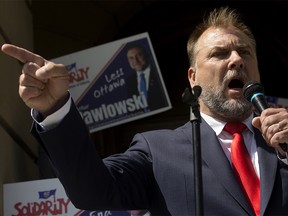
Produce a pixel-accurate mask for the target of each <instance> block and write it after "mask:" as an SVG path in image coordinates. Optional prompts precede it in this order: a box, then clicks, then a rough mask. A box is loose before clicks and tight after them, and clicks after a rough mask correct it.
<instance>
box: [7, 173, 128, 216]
mask: <svg viewBox="0 0 288 216" xmlns="http://www.w3.org/2000/svg"><path fill="white" fill-rule="evenodd" d="M3 200H4V216H44V215H45V216H64V215H65V216H131V212H130V211H109V210H107V211H96V210H95V211H86V210H80V209H77V208H75V207H74V205H73V204H72V202H71V201H70V199H69V198H68V197H67V195H66V193H65V191H64V188H63V186H62V185H61V183H60V181H59V180H58V178H53V179H43V180H35V181H28V182H19V183H10V184H4V185H3Z"/></svg>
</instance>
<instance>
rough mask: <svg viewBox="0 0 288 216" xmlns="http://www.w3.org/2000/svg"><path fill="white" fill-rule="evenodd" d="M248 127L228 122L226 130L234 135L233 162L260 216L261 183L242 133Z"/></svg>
mask: <svg viewBox="0 0 288 216" xmlns="http://www.w3.org/2000/svg"><path fill="white" fill-rule="evenodd" d="M245 129H246V125H245V124H243V123H241V122H228V123H227V124H226V125H225V128H224V130H226V131H227V132H228V133H230V134H231V135H233V140H232V144H231V160H232V164H233V167H234V170H235V173H236V176H238V177H239V179H240V181H241V184H242V186H243V188H244V189H245V192H246V195H247V197H248V199H249V200H250V203H251V205H252V206H253V209H254V212H255V214H256V215H257V216H258V215H260V181H259V178H258V176H257V175H256V172H255V170H254V167H253V164H252V161H251V158H250V155H249V153H248V151H247V148H246V146H245V144H244V139H243V136H242V131H244V130H245Z"/></svg>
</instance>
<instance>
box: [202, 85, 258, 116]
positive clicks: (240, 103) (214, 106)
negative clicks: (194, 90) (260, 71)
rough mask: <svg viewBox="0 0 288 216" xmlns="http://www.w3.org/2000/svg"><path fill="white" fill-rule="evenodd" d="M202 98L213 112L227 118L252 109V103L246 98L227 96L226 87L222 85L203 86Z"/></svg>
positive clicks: (240, 114)
mask: <svg viewBox="0 0 288 216" xmlns="http://www.w3.org/2000/svg"><path fill="white" fill-rule="evenodd" d="M200 99H201V100H202V102H203V103H204V104H205V105H206V106H207V107H208V108H209V109H210V110H211V111H212V112H214V113H217V114H219V115H221V116H224V117H226V118H231V119H235V118H237V117H239V116H242V115H244V114H247V113H249V112H251V111H252V104H251V103H250V102H249V101H247V100H246V99H245V98H243V99H230V100H228V99H227V98H225V94H224V89H222V88H221V87H219V88H216V87H211V86H202V93H201V95H200Z"/></svg>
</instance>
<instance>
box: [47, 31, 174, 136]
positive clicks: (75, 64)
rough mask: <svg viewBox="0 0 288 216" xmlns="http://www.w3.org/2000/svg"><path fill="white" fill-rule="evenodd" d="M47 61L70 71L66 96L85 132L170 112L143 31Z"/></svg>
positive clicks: (155, 64) (153, 57) (153, 58)
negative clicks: (73, 104) (68, 96)
mask: <svg viewBox="0 0 288 216" xmlns="http://www.w3.org/2000/svg"><path fill="white" fill-rule="evenodd" d="M52 61H54V62H56V63H61V64H64V65H65V66H66V68H67V70H68V71H69V76H70V85H69V90H70V93H71V96H72V98H73V100H74V101H75V103H76V105H77V107H78V110H79V112H80V114H81V116H82V118H83V120H84V121H85V123H86V125H87V126H88V127H89V130H90V132H95V131H98V130H101V129H104V128H108V127H111V126H115V125H119V124H122V123H126V122H129V121H132V120H136V119H139V118H143V117H147V116H150V115H154V114H157V113H160V112H163V111H166V110H168V109H171V102H170V99H169V96H168V94H167V90H166V87H165V84H164V81H163V78H162V75H161V72H160V68H159V65H158V63H157V59H156V56H155V53H154V50H153V47H152V44H151V41H150V38H149V35H148V33H142V34H138V35H134V36H131V37H127V38H124V39H120V40H116V41H113V42H110V43H107V44H103V45H100V46H96V47H93V48H89V49H85V50H82V51H79V52H75V53H72V54H69V55H65V56H62V57H59V58H55V59H52ZM141 74H143V75H144V76H143V77H141V78H140V75H141ZM142 78H143V79H142ZM142 84H143V85H142ZM142 87H143V88H142Z"/></svg>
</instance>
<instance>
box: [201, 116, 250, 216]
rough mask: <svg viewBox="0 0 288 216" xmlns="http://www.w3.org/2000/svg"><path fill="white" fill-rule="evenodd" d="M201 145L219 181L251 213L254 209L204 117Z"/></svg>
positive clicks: (204, 156)
mask: <svg viewBox="0 0 288 216" xmlns="http://www.w3.org/2000/svg"><path fill="white" fill-rule="evenodd" d="M201 132H202V133H201V146H202V150H201V151H202V158H203V161H205V162H206V164H207V166H208V167H209V168H210V169H211V170H212V171H213V173H214V174H215V176H217V178H218V179H219V182H220V183H221V184H222V185H223V187H224V188H226V190H227V192H228V193H230V194H231V196H232V197H233V198H234V199H235V200H236V201H237V202H238V203H239V205H241V206H242V207H243V208H244V209H245V210H246V211H247V212H249V213H250V214H251V215H252V214H253V210H252V209H251V207H250V205H249V203H248V202H247V200H246V197H245V196H244V194H243V192H242V190H241V188H240V186H239V184H238V182H237V180H236V178H235V177H234V173H233V171H232V169H231V165H230V162H229V160H228V159H227V157H226V155H225V153H224V151H223V149H222V147H221V145H220V143H219V140H218V138H217V136H216V134H215V132H214V131H213V130H212V128H211V127H210V126H209V125H208V124H207V123H206V122H205V121H204V120H203V119H202V123H201Z"/></svg>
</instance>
